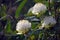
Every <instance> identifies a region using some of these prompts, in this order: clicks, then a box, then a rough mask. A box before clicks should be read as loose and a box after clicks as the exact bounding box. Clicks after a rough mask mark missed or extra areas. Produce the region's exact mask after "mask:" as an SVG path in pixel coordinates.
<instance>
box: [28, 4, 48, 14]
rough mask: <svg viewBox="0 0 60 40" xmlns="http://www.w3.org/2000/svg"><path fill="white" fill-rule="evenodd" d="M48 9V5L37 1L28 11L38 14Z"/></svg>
mask: <svg viewBox="0 0 60 40" xmlns="http://www.w3.org/2000/svg"><path fill="white" fill-rule="evenodd" d="M46 10H47V7H46V5H44V4H42V3H36V4H35V5H34V6H33V7H32V8H30V9H29V11H28V12H30V11H31V12H32V13H33V14H34V15H38V14H39V13H44V12H45V11H46Z"/></svg>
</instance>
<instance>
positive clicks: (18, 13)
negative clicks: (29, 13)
mask: <svg viewBox="0 0 60 40" xmlns="http://www.w3.org/2000/svg"><path fill="white" fill-rule="evenodd" d="M26 2H27V0H23V1H22V2H21V3H20V5H19V6H18V8H17V10H16V13H15V17H16V18H18V17H19V15H20V12H21V10H22V8H23V7H24V5H25V4H26Z"/></svg>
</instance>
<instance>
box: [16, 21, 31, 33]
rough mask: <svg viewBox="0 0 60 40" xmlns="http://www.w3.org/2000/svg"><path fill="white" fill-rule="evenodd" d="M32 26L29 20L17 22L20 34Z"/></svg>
mask: <svg viewBox="0 0 60 40" xmlns="http://www.w3.org/2000/svg"><path fill="white" fill-rule="evenodd" d="M30 28H31V23H30V22H29V21H28V20H20V21H19V22H18V23H17V26H16V30H17V31H18V34H24V33H26V32H27V31H29V29H30Z"/></svg>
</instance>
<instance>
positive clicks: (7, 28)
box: [5, 20, 11, 33]
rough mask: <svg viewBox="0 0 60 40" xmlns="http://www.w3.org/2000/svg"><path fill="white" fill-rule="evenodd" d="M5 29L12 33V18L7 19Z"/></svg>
mask: <svg viewBox="0 0 60 40" xmlns="http://www.w3.org/2000/svg"><path fill="white" fill-rule="evenodd" d="M5 31H6V33H10V32H11V21H10V20H7V24H6V29H5Z"/></svg>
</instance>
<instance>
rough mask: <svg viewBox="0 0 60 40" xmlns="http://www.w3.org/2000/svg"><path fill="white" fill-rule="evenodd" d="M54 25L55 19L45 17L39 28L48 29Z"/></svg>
mask: <svg viewBox="0 0 60 40" xmlns="http://www.w3.org/2000/svg"><path fill="white" fill-rule="evenodd" d="M54 24H56V20H55V18H53V17H52V16H47V17H45V18H44V19H43V21H42V26H41V28H43V27H46V28H49V27H51V26H53V25H54Z"/></svg>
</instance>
